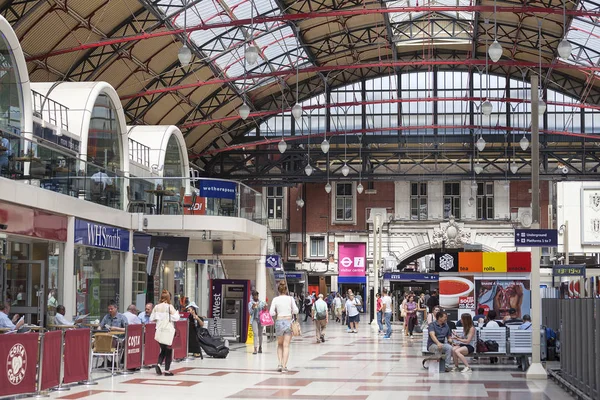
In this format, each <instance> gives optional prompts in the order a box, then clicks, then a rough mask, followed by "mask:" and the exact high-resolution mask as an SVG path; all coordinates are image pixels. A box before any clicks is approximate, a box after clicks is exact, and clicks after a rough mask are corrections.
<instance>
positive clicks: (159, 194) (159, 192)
mask: <svg viewBox="0 0 600 400" xmlns="http://www.w3.org/2000/svg"><path fill="white" fill-rule="evenodd" d="M145 192H146V193H150V194H153V195H155V196H156V213H157V214H162V207H163V197H164V196H175V192H174V191H172V190H166V189H153V190H145Z"/></svg>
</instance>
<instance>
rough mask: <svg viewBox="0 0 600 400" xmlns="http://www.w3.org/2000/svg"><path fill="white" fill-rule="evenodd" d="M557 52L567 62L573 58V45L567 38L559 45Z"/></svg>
mask: <svg viewBox="0 0 600 400" xmlns="http://www.w3.org/2000/svg"><path fill="white" fill-rule="evenodd" d="M557 50H558V55H559V56H560V57H561V58H564V59H565V60H567V59H568V58H569V57H570V56H571V51H572V50H573V47H572V46H571V43H569V41H568V40H567V39H566V38H565V39H563V40H561V41H560V43H559V44H558V49H557Z"/></svg>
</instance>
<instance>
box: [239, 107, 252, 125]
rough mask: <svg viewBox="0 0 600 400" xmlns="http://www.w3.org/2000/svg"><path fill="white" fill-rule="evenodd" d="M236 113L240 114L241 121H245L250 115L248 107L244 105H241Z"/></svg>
mask: <svg viewBox="0 0 600 400" xmlns="http://www.w3.org/2000/svg"><path fill="white" fill-rule="evenodd" d="M238 113H239V114H240V117H242V119H243V120H244V121H245V120H246V118H248V116H249V115H250V106H249V105H248V104H246V103H244V104H242V106H241V107H240V109H239V110H238Z"/></svg>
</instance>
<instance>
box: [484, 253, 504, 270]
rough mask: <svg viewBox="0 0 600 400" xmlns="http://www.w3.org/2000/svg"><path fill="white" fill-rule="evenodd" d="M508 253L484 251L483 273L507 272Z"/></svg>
mask: <svg viewBox="0 0 600 400" xmlns="http://www.w3.org/2000/svg"><path fill="white" fill-rule="evenodd" d="M506 270H507V267H506V253H483V273H488V274H490V273H497V272H506Z"/></svg>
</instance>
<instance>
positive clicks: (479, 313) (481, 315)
mask: <svg viewBox="0 0 600 400" xmlns="http://www.w3.org/2000/svg"><path fill="white" fill-rule="evenodd" d="M480 319H483V320H485V310H484V309H483V307H479V308H478V309H477V315H476V316H474V317H473V322H475V323H478V322H479V320H480Z"/></svg>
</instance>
